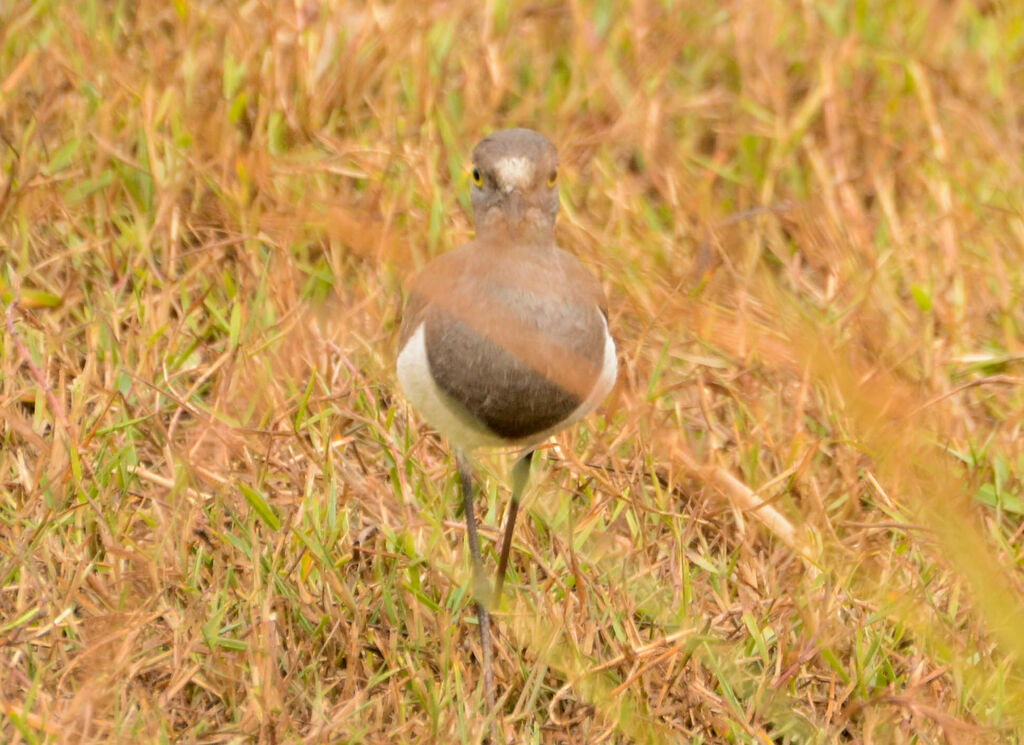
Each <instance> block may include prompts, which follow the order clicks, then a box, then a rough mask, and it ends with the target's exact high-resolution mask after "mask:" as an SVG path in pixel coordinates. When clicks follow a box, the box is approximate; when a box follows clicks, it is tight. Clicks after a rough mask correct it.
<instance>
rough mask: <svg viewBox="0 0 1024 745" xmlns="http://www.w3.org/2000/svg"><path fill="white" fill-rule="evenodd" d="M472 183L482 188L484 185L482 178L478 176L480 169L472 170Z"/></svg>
mask: <svg viewBox="0 0 1024 745" xmlns="http://www.w3.org/2000/svg"><path fill="white" fill-rule="evenodd" d="M473 183H474V184H476V185H477V186H483V185H484V177H483V176H481V175H480V169H479V168H474V169H473Z"/></svg>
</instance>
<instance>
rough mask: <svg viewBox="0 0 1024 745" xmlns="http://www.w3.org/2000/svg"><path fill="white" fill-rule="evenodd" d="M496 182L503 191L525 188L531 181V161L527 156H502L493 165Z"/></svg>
mask: <svg viewBox="0 0 1024 745" xmlns="http://www.w3.org/2000/svg"><path fill="white" fill-rule="evenodd" d="M494 170H495V171H496V172H497V174H498V184H499V185H500V186H501V188H502V189H503V190H504V191H511V190H512V189H516V188H518V189H526V188H528V187H529V186H530V184H531V183H533V161H531V160H530V159H529V158H521V157H509V158H502V159H501V160H499V161H498V162H497V163H496V164H495V166H494Z"/></svg>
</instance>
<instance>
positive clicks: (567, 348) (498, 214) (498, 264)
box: [396, 128, 618, 721]
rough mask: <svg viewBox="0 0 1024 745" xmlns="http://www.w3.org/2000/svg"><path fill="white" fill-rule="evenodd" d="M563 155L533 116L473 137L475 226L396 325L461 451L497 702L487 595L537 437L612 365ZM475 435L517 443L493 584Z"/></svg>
mask: <svg viewBox="0 0 1024 745" xmlns="http://www.w3.org/2000/svg"><path fill="white" fill-rule="evenodd" d="M558 166H559V157H558V150H557V148H556V147H555V145H554V144H553V143H552V142H551V140H550V139H548V138H547V137H546V136H544V135H542V134H540V133H539V132H536V131H533V130H531V129H523V128H515V129H504V130H500V131H497V132H494V133H493V134H491V135H489V136H487V137H485V138H484V139H483V140H481V141H480V142H479V143H478V144H477V145H476V147H474V149H473V152H472V171H471V174H472V186H471V204H472V208H473V220H474V227H475V233H476V234H475V237H474V239H473V240H472V241H470V242H469V243H466V244H464V245H462V246H459V247H457V248H455V249H453V250H451V251H449V252H447V253H444V254H441V255H440V256H438V257H437V258H434V259H433V260H431V261H430V262H428V263H427V265H426V266H425V267H424V268H423V269H422V271H421V272H420V273H419V274H418V276H417V277H416V278H415V279H414V280H413V282H412V284H411V285H410V287H409V291H408V298H407V302H406V308H405V312H404V314H403V318H402V323H401V329H400V332H399V352H398V358H397V364H396V367H397V374H398V381H399V384H400V385H401V388H402V391H403V393H404V394H405V397H406V399H407V400H408V401H409V402H410V403H411V404H412V406H413V408H415V409H416V410H418V411H419V413H420V414H421V415H422V417H423V418H424V419H425V420H426V421H427V423H428V424H430V425H431V426H433V427H434V428H435V429H436V430H438V431H439V432H440V433H441V434H442V435H443V436H444V437H445V438H446V439H447V440H448V442H449V444H450V446H451V447H452V449H453V450H454V454H455V462H456V468H457V472H458V476H459V482H460V486H461V491H462V499H463V508H464V512H465V519H466V536H467V541H468V543H469V550H470V554H471V556H472V562H473V598H474V602H475V606H476V614H477V619H478V625H479V631H480V642H481V652H482V658H483V659H482V666H483V672H484V690H485V696H486V700H487V704H488V706H489V707H490V709H491V712H492V713H493V710H494V677H493V670H492V643H491V619H490V611H489V608H490V607H491V606H492V604H494V603H496V602H499V601H500V598H501V592H502V587H503V582H504V578H505V573H506V569H507V566H508V556H509V552H510V548H511V544H512V532H513V529H514V526H515V521H516V515H517V514H518V510H519V503H520V500H521V499H522V496H523V491H524V490H525V488H526V484H527V482H528V479H529V473H530V465H531V461H532V458H533V454H534V451H535V449H536V448H537V446H538V445H540V444H542V443H543V442H545V441H546V440H548V439H549V438H550V437H551V436H552V435H553V434H555V433H557V432H559V431H560V430H562V429H565V428H566V427H568V426H569V425H571V424H573V423H575V422H577V421H579V420H580V419H582V418H583V417H584V416H585V415H586V414H588V413H589V412H591V411H592V410H593V409H595V408H596V407H597V406H598V404H599V403H600V402H601V401H602V400H603V399H604V398H605V397H606V396H607V395H608V393H609V392H610V391H611V389H612V388H613V386H614V384H615V380H616V376H617V372H618V366H617V358H616V350H615V342H614V340H613V339H612V336H611V333H610V330H609V325H608V306H607V302H606V299H605V293H604V290H603V288H602V286H601V284H600V282H599V281H598V280H597V278H596V277H595V276H594V275H593V274H591V273H590V271H588V269H587V268H586V267H585V266H584V265H583V264H582V263H581V262H580V260H579V259H577V258H576V257H575V256H573V255H572V254H570V253H568V252H566V251H564V250H562V249H561V248H559V247H558V245H557V244H556V240H555V232H554V229H555V221H556V218H557V215H558V210H559V191H558ZM481 448H509V449H518V451H519V452H520V453H521V454H520V456H519V457H518V459H517V461H516V463H515V465H514V466H513V469H512V474H511V476H512V478H511V481H512V499H511V501H510V503H509V508H508V516H507V518H506V520H505V530H504V533H503V536H502V542H501V552H500V555H499V559H498V568H497V574H496V579H495V586H494V588H493V589H491V588H490V587H489V584H488V582H487V580H486V577H485V575H484V568H483V560H482V557H481V554H480V542H479V537H478V533H477V525H476V518H475V515H474V511H473V465H472V456H473V454H474V453H475V452H477V451H478V450H479V449H481ZM492 721H493V720H492Z"/></svg>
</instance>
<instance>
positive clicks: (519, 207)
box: [502, 189, 526, 225]
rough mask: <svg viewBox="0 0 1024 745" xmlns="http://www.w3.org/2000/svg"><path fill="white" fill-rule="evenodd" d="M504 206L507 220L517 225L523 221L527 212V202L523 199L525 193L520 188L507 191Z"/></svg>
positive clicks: (510, 223)
mask: <svg viewBox="0 0 1024 745" xmlns="http://www.w3.org/2000/svg"><path fill="white" fill-rule="evenodd" d="M502 207H503V209H504V212H505V221H506V222H508V224H509V225H517V224H518V223H520V222H522V221H523V215H525V214H526V202H525V201H523V195H522V194H521V193H520V192H519V190H518V189H511V190H510V191H508V192H506V193H505V198H504V199H502Z"/></svg>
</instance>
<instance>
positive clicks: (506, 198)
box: [472, 129, 558, 234]
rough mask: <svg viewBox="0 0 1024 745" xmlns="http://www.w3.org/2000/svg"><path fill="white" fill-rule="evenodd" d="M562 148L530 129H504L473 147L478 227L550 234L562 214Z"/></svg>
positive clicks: (519, 232)
mask: <svg viewBox="0 0 1024 745" xmlns="http://www.w3.org/2000/svg"><path fill="white" fill-rule="evenodd" d="M557 180H558V151H557V150H556V149H555V146H554V145H553V144H552V142H551V140H549V139H548V138H547V137H545V136H544V135H542V134H540V133H538V132H534V131H533V130H532V129H503V130H501V131H500V132H495V133H494V134H492V135H490V136H489V137H486V138H485V139H483V140H481V141H480V143H479V144H477V146H476V147H475V148H473V192H472V202H473V215H474V220H475V222H476V227H477V231H478V232H480V231H483V230H490V229H494V228H498V227H500V226H505V227H507V229H508V230H509V231H512V232H514V233H516V234H536V233H538V232H539V233H549V232H550V231H551V230H552V229H553V228H554V225H555V216H556V215H557V214H558V186H557Z"/></svg>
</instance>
